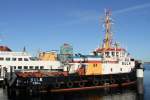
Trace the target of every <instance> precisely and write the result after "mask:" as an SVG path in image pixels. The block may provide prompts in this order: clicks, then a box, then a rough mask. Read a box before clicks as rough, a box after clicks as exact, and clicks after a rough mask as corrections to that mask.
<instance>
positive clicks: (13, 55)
mask: <svg viewBox="0 0 150 100" xmlns="http://www.w3.org/2000/svg"><path fill="white" fill-rule="evenodd" d="M59 69H60V70H61V69H62V67H61V64H60V62H59V61H44V60H39V59H38V58H36V57H32V56H31V55H30V54H29V53H27V52H12V51H0V80H3V78H4V77H5V73H6V72H7V73H9V72H15V71H29V70H48V71H54V70H59Z"/></svg>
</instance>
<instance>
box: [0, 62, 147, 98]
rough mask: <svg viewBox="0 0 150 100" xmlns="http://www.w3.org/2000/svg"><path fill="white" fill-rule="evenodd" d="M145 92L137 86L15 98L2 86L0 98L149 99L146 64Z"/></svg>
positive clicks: (22, 95)
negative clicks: (8, 94)
mask: <svg viewBox="0 0 150 100" xmlns="http://www.w3.org/2000/svg"><path fill="white" fill-rule="evenodd" d="M144 67H145V71H144V82H143V83H144V84H143V85H144V93H143V95H139V94H138V93H137V90H136V89H135V88H132V87H130V88H126V89H114V90H111V92H110V90H109V92H107V89H106V91H105V92H104V91H101V90H93V91H81V92H72V93H70V92H67V93H57V94H50V93H47V94H40V95H32V96H27V95H25V94H21V95H19V96H16V97H15V98H11V99H10V98H8V96H7V91H6V89H2V88H0V100H149V97H150V79H149V76H150V65H144Z"/></svg>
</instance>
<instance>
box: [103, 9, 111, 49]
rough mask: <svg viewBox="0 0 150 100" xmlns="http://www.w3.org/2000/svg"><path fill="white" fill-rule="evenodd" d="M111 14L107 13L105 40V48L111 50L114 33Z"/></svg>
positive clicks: (108, 11) (107, 11)
mask: <svg viewBox="0 0 150 100" xmlns="http://www.w3.org/2000/svg"><path fill="white" fill-rule="evenodd" d="M110 16H111V13H110V10H106V11H105V39H104V40H103V48H105V49H108V48H111V44H112V33H111V19H110Z"/></svg>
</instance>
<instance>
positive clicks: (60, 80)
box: [1, 11, 139, 94]
mask: <svg viewBox="0 0 150 100" xmlns="http://www.w3.org/2000/svg"><path fill="white" fill-rule="evenodd" d="M105 28H106V29H105V39H104V40H103V45H102V47H100V48H97V49H95V50H94V51H93V52H92V54H90V55H82V54H75V55H73V54H71V53H68V54H67V53H66V54H64V55H59V56H60V57H58V58H59V59H58V61H57V63H60V64H58V65H59V66H60V67H61V70H55V71H52V70H51V71H48V70H50V69H51V68H49V67H48V68H46V69H47V70H45V68H42V69H34V70H33V69H28V70H25V69H21V70H11V68H13V67H12V66H14V65H12V64H10V66H9V67H10V68H9V69H10V70H9V69H8V70H9V71H8V72H7V73H6V76H8V75H9V78H8V77H5V78H6V81H5V83H6V85H7V88H8V93H10V94H12V93H15V91H16V90H19V91H20V90H21V91H22V90H24V91H28V92H43V91H44V92H63V91H70V90H71V91H76V90H84V89H97V88H104V87H116V86H124V85H130V84H134V83H135V82H136V68H137V65H138V66H139V64H137V63H136V61H135V60H134V58H132V57H131V56H130V54H129V53H128V52H127V51H126V50H125V49H124V48H121V47H120V46H119V44H118V43H114V44H113V42H112V33H111V20H110V12H109V11H106V13H105ZM64 46H65V47H68V44H64ZM66 51H68V50H66ZM61 56H63V57H61ZM42 57H47V58H48V56H40V58H41V59H43V58H42ZM64 58H65V59H64ZM26 62H28V63H26ZM26 62H24V63H15V64H18V67H19V66H30V63H33V62H32V61H26ZM36 62H37V64H38V65H36V66H42V65H41V64H42V63H41V62H43V61H40V60H39V61H36ZM48 62H49V64H48V65H47V66H49V65H53V67H55V66H56V64H54V62H51V61H47V63H48ZM25 63H26V65H24V64H25ZM1 65H2V64H1ZM15 66H17V65H15ZM7 68H8V67H7ZM56 69H59V68H58V67H57V68H56Z"/></svg>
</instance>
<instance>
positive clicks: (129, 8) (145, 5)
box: [113, 3, 150, 14]
mask: <svg viewBox="0 0 150 100" xmlns="http://www.w3.org/2000/svg"><path fill="white" fill-rule="evenodd" d="M148 7H150V3H146V4H142V5H136V6H132V7H128V8H124V9H120V10H117V11H114V12H113V14H120V13H126V12H130V11H135V10H139V9H144V8H148Z"/></svg>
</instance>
